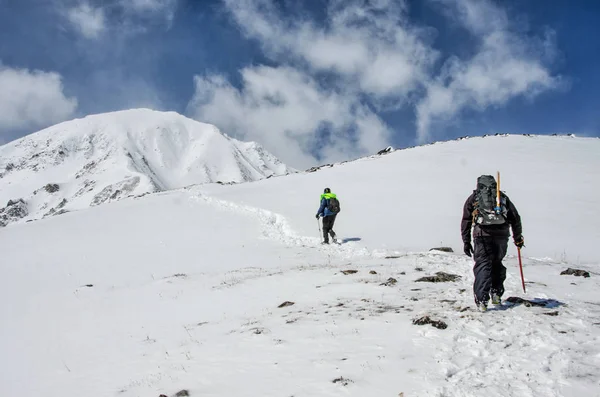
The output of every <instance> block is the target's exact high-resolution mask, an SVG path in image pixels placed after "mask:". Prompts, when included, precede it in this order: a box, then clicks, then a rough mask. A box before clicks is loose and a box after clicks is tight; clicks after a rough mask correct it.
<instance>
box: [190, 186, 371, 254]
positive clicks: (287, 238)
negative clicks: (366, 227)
mask: <svg viewBox="0 0 600 397" xmlns="http://www.w3.org/2000/svg"><path fill="white" fill-rule="evenodd" d="M191 199H192V200H195V201H199V202H203V203H206V204H209V205H212V206H214V207H216V208H218V209H220V210H222V211H229V212H236V213H239V214H242V215H245V216H249V217H251V218H254V219H256V220H258V222H259V223H260V225H261V229H262V237H263V238H264V239H267V240H274V241H279V242H281V243H282V244H284V245H286V246H289V247H314V248H321V249H322V250H323V251H333V252H336V253H338V254H341V255H343V256H344V257H356V256H359V257H360V256H371V255H372V253H371V252H369V250H367V249H366V248H358V247H355V246H353V244H345V245H341V246H337V245H333V244H332V245H330V246H322V245H321V239H320V238H317V237H309V236H300V235H298V234H297V233H296V232H295V231H294V230H293V229H292V227H291V226H290V224H289V223H288V221H287V219H286V218H285V217H284V216H283V215H281V214H277V213H275V212H272V211H268V210H265V209H262V208H257V207H251V206H248V205H244V204H237V203H234V202H231V201H226V200H222V199H218V198H215V197H211V196H206V195H204V194H201V193H199V194H198V195H197V196H192V198H191Z"/></svg>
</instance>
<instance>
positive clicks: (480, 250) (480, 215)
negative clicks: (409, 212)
mask: <svg viewBox="0 0 600 397" xmlns="http://www.w3.org/2000/svg"><path fill="white" fill-rule="evenodd" d="M490 194H491V197H490ZM496 197H497V193H496V180H495V179H494V177H493V176H491V175H482V176H480V177H479V178H477V190H475V191H473V194H471V195H470V196H469V198H468V199H467V201H466V202H465V205H464V209H463V216H462V222H461V233H462V240H463V243H464V252H465V254H466V255H468V256H471V255H473V259H475V267H474V268H473V273H474V274H475V283H474V284H473V292H474V295H475V303H476V304H477V307H478V308H479V309H480V310H481V311H485V310H487V304H488V300H489V299H490V293H491V297H492V303H493V304H495V305H498V304H500V303H501V298H502V294H503V293H504V280H505V279H506V268H505V267H504V265H503V264H502V259H504V256H505V255H506V251H507V249H508V238H509V236H510V233H509V226H510V228H512V235H513V238H514V243H515V245H516V246H517V247H519V248H521V247H523V244H524V240H523V228H522V226H521V217H520V216H519V212H518V211H517V209H516V208H515V206H514V204H513V203H512V202H511V201H510V199H509V198H508V196H506V195H505V194H504V193H502V192H500V207H498V206H497V199H496ZM490 199H491V200H492V202H491V203H490ZM473 223H475V227H474V228H473V239H474V241H475V250H473V246H472V245H471V226H472V225H473Z"/></svg>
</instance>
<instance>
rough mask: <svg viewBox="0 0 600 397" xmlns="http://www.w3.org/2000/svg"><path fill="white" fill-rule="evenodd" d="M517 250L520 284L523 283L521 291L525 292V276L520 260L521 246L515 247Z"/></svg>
mask: <svg viewBox="0 0 600 397" xmlns="http://www.w3.org/2000/svg"><path fill="white" fill-rule="evenodd" d="M517 252H518V254H519V270H520V271H521V285H523V293H524V294H525V293H527V291H525V277H523V262H521V248H519V247H517Z"/></svg>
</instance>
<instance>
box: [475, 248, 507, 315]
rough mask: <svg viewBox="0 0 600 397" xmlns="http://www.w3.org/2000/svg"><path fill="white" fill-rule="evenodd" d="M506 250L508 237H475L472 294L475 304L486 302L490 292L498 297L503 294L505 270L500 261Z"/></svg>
mask: <svg viewBox="0 0 600 397" xmlns="http://www.w3.org/2000/svg"><path fill="white" fill-rule="evenodd" d="M507 249H508V237H476V238H475V253H474V255H473V258H474V259H475V267H474V268H473V273H474V274H475V283H474V284H473V293H474V294H475V303H479V302H486V303H487V301H488V300H489V299H490V292H492V293H496V294H498V295H500V296H502V294H503V293H504V280H505V279H506V268H505V267H504V265H503V264H502V259H504V257H505V256H506V251H507Z"/></svg>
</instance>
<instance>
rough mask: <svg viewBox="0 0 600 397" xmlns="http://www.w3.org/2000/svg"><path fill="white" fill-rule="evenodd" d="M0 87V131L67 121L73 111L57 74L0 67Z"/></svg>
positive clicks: (75, 101)
mask: <svg viewBox="0 0 600 397" xmlns="http://www.w3.org/2000/svg"><path fill="white" fill-rule="evenodd" d="M0 87H2V89H0V109H2V111H0V130H9V129H20V128H32V127H40V126H47V125H50V124H54V123H57V122H60V121H64V120H66V119H68V118H69V117H71V116H72V115H73V113H74V112H75V109H76V108H77V100H76V99H75V98H68V97H66V96H65V94H64V92H63V85H62V79H61V76H60V75H59V74H57V73H53V72H43V71H39V70H34V71H30V70H27V69H13V68H9V67H6V66H3V65H2V64H0Z"/></svg>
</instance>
